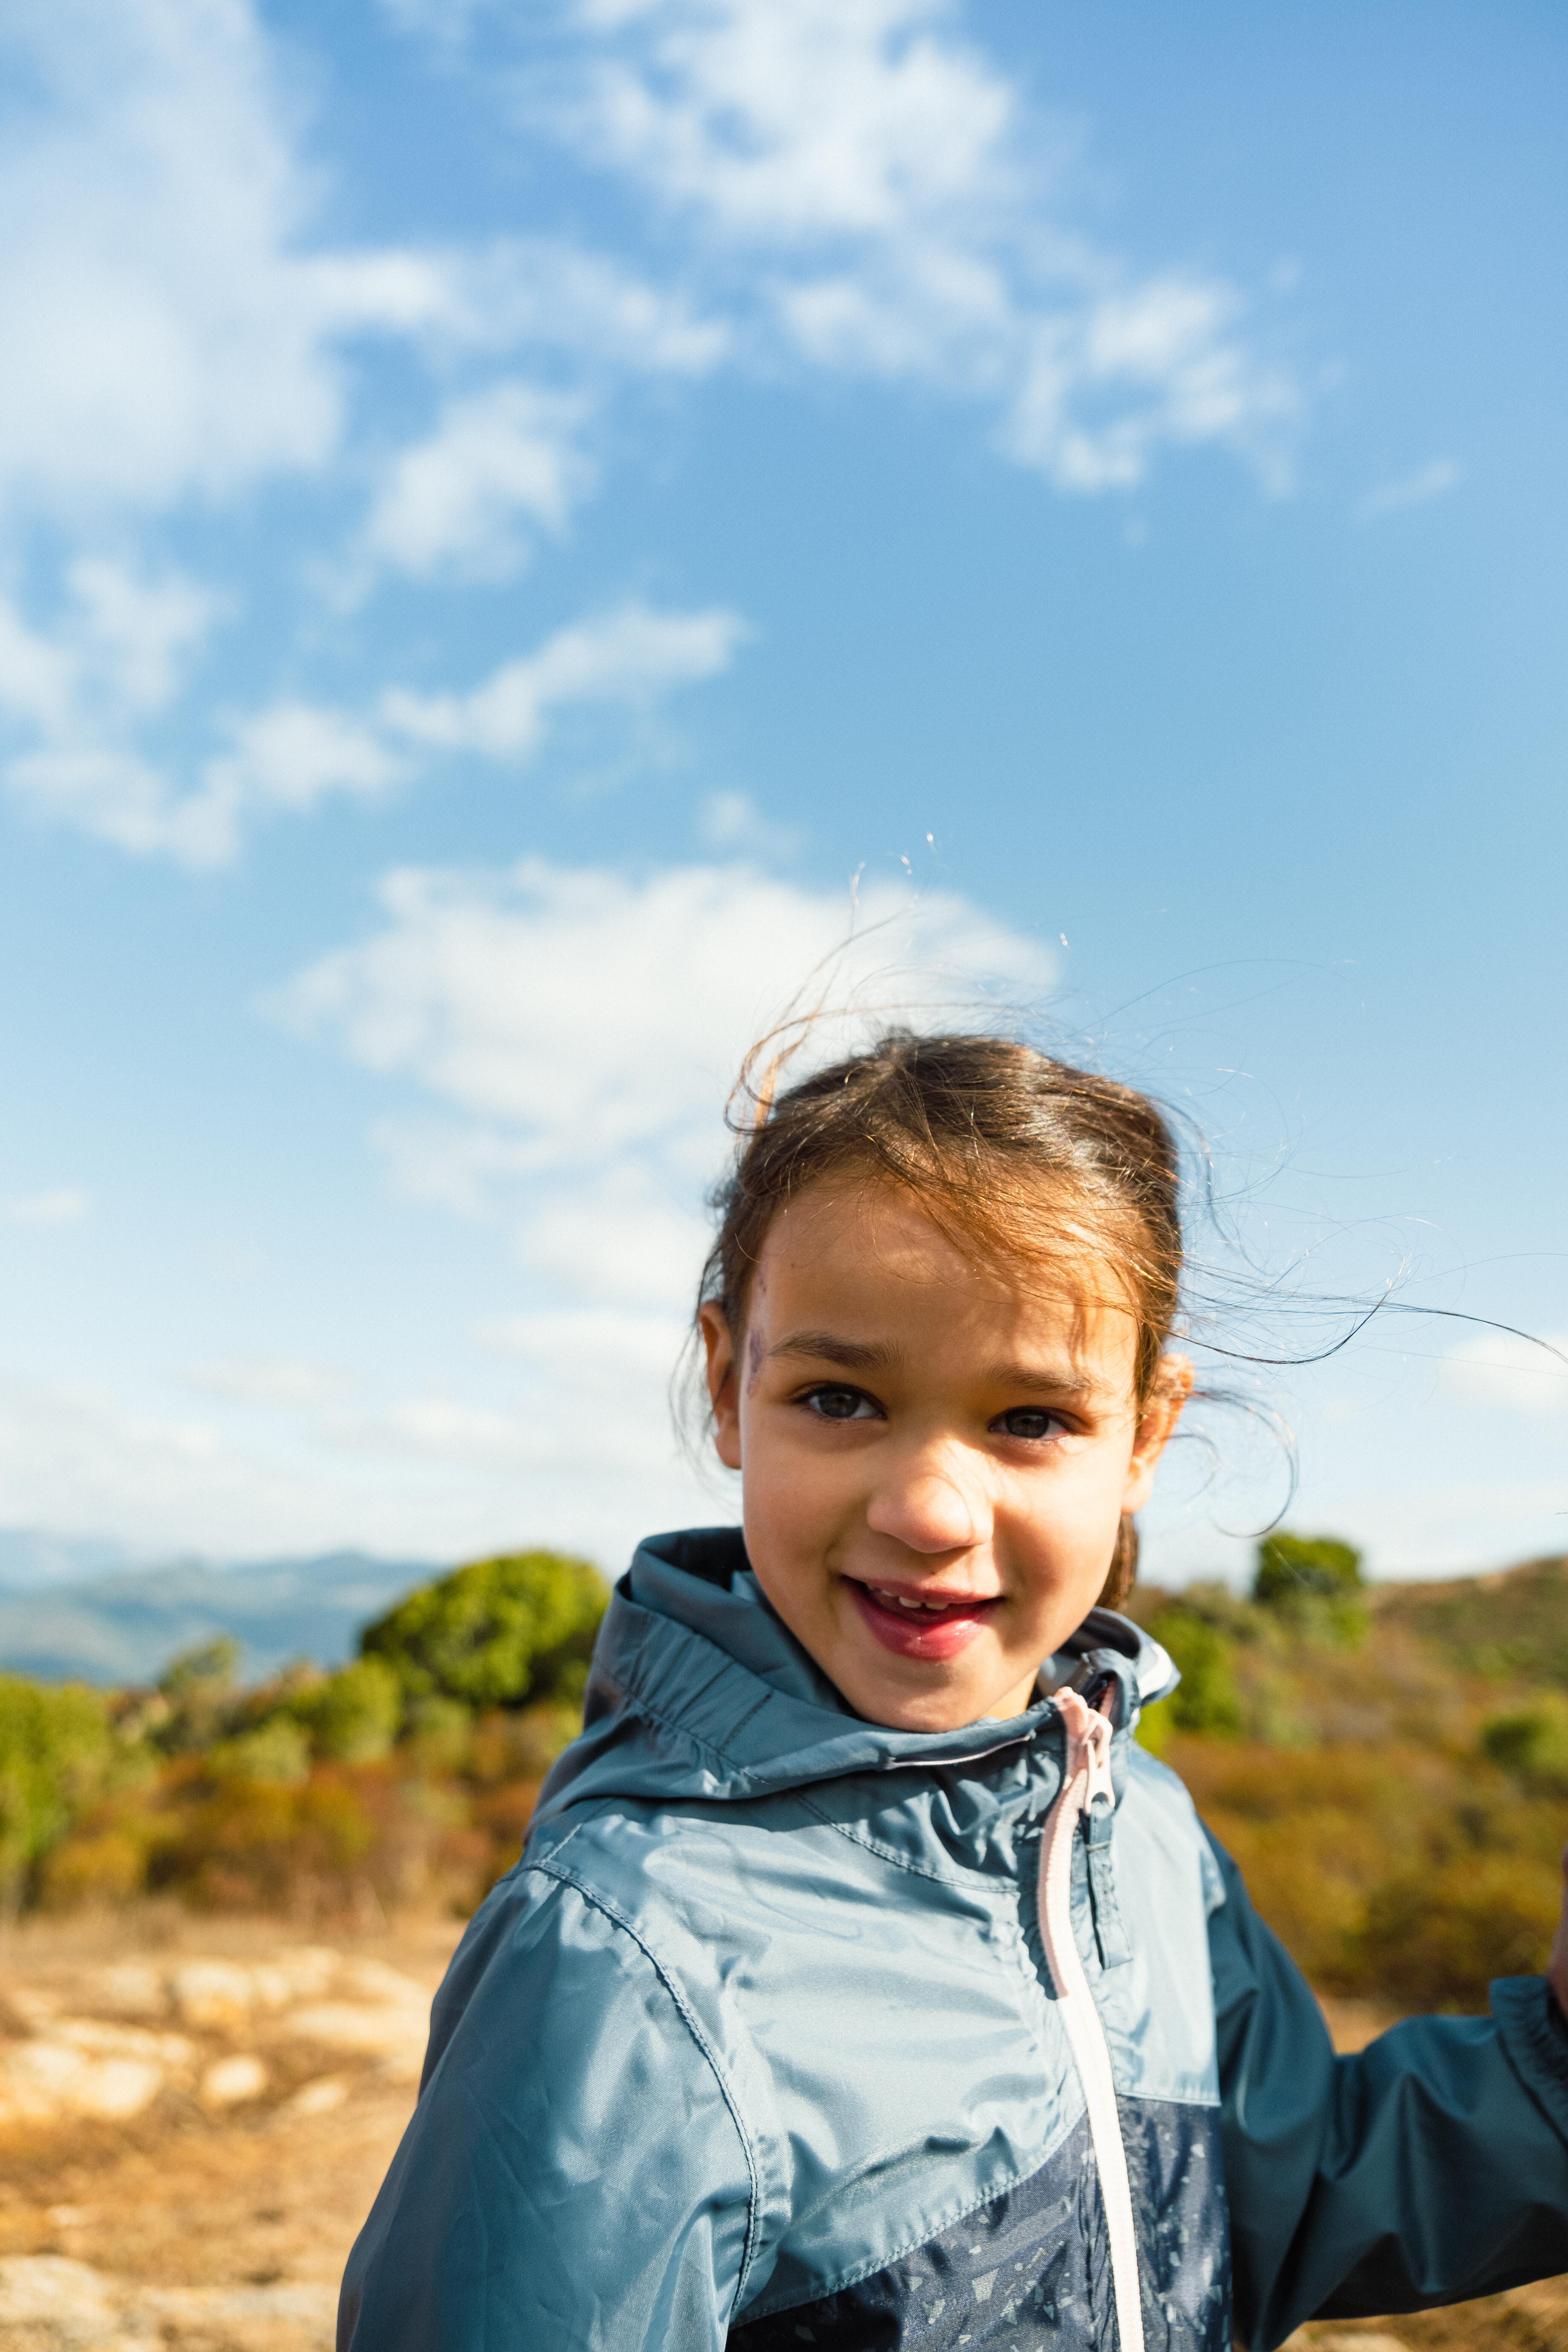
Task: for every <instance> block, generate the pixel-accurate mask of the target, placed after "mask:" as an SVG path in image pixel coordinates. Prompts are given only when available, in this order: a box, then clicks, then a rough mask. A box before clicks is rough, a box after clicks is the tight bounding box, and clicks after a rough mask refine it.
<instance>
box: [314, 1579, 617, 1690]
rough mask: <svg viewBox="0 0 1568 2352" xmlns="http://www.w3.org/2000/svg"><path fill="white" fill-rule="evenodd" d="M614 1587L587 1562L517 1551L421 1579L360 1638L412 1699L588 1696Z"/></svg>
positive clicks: (366, 1652)
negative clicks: (603, 1620) (594, 1656)
mask: <svg viewBox="0 0 1568 2352" xmlns="http://www.w3.org/2000/svg"><path fill="white" fill-rule="evenodd" d="M608 1600H609V1592H608V1590H607V1589H606V1587H605V1581H604V1579H603V1578H602V1577H601V1576H600V1575H599V1573H598V1571H597V1570H595V1569H594V1568H591V1567H590V1566H589V1564H588V1562H587V1561H586V1560H585V1559H569V1558H567V1557H565V1556H564V1555H563V1554H562V1553H560V1552H550V1551H528V1552H508V1553H504V1554H502V1555H501V1556H500V1558H498V1559H478V1560H474V1561H472V1562H471V1563H470V1564H469V1565H468V1567H466V1568H458V1569H454V1570H453V1571H452V1573H451V1575H450V1576H444V1577H442V1578H440V1579H439V1580H438V1581H437V1582H436V1583H434V1584H426V1585H422V1586H421V1587H420V1588H419V1590H418V1591H416V1592H411V1593H409V1595H408V1596H407V1598H406V1599H405V1600H404V1601H399V1602H398V1604H397V1606H396V1608H395V1609H393V1610H390V1611H389V1612H388V1613H387V1614H386V1615H385V1616H384V1617H383V1618H380V1619H379V1620H378V1621H377V1622H376V1623H375V1624H374V1625H367V1626H366V1628H365V1630H364V1632H363V1634H362V1635H361V1636H360V1649H361V1652H362V1654H363V1656H365V1657H366V1658H379V1659H383V1660H384V1661H385V1663H386V1664H387V1665H388V1666H390V1667H391V1669H392V1671H393V1673H394V1674H395V1675H396V1677H397V1680H398V1682H399V1684H400V1685H401V1687H402V1689H403V1691H404V1693H405V1696H406V1697H407V1698H409V1699H418V1698H424V1697H427V1696H442V1697H446V1698H450V1699H458V1700H461V1702H462V1703H463V1705H464V1706H469V1707H489V1706H506V1707H513V1706H529V1705H531V1704H532V1703H533V1702H534V1701H536V1700H539V1699H545V1698H557V1697H559V1698H563V1699H569V1700H570V1699H580V1698H581V1696H582V1692H583V1685H584V1681H585V1679H586V1676H587V1667H588V1659H589V1656H590V1654H591V1653H592V1651H593V1647H594V1636H595V1633H596V1632H597V1631H598V1626H599V1620H600V1618H601V1617H602V1616H603V1615H604V1613H605V1604H606V1602H607V1601H608Z"/></svg>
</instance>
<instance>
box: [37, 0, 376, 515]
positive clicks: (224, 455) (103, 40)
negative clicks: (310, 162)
mask: <svg viewBox="0 0 1568 2352" xmlns="http://www.w3.org/2000/svg"><path fill="white" fill-rule="evenodd" d="M5 49H6V50H8V51H9V52H10V58H9V65H10V68H11V77H12V78H11V89H12V91H13V102H12V110H11V111H10V113H9V117H8V121H7V137H6V142H5V161H4V163H0V213H3V214H4V216H5V218H6V219H7V220H9V221H11V222H13V223H16V222H22V221H25V222H26V223H27V229H28V233H27V235H26V236H25V237H21V236H12V237H10V238H8V239H7V240H6V243H5V257H4V258H3V259H0V316H3V317H4V318H5V329H6V332H5V341H6V347H7V350H8V352H10V353H11V359H10V362H9V363H8V364H7V366H6V368H5V372H4V376H3V377H0V493H4V494H5V495H6V496H8V497H10V498H12V499H17V498H20V499H25V500H26V501H27V502H28V503H30V504H31V503H36V502H39V501H43V500H51V501H64V502H65V503H67V504H68V505H73V506H74V505H79V504H81V503H84V502H87V503H90V502H92V501H94V500H100V499H110V500H112V501H114V502H115V503H116V504H120V503H124V504H128V505H131V506H134V507H141V508H158V507H160V506H162V505H163V504H164V503H165V502H166V501H168V500H169V499H172V498H177V497H182V496H184V495H186V494H187V493H189V492H192V491H195V492H201V493H205V494H209V495H210V494H212V493H215V492H216V493H221V492H224V491H226V490H228V489H230V488H233V487H234V486H235V485H236V484H237V483H239V482H243V481H246V480H248V479H250V478H253V477H254V476H256V475H257V474H258V473H261V472H267V471H270V470H272V469H273V468H276V467H288V468H294V467H313V466H317V465H320V464H321V462H322V461H323V460H324V458H325V457H327V456H328V455H329V454H330V452H331V448H332V446H333V445H334V443H335V441H336V439H337V436H338V434H339V431H340V429H341V422H342V386H341V383H340V381H339V378H338V376H337V373H336V371H335V369H334V367H333V366H332V364H331V359H330V356H329V354H328V353H327V352H326V351H325V350H324V349H323V343H322V331H323V327H324V326H325V325H327V324H328V323H329V320H328V319H327V318H326V317H325V316H324V314H323V303H322V299H321V289H319V288H318V286H317V285H316V283H315V281H314V280H313V279H312V277H311V274H310V268H309V266H308V265H307V264H306V263H304V262H302V261H301V260H300V258H299V257H297V254H296V252H295V250H294V248H295V246H296V241H297V239H298V237H299V235H300V230H301V229H302V227H303V226H304V224H305V220H306V217H307V215H308V211H309V207H310V194H311V191H310V184H309V182H308V180H307V178H306V176H305V175H304V173H302V172H301V171H300V167H299V164H298V162H297V160H296V157H295V154H294V152H293V148H292V142H291V139H290V135H289V123H288V121H287V115H286V110H285V108H284V105H283V102H282V99H281V94H280V92H279V88H278V85H277V80H276V77H275V74H274V71H273V68H272V65H271V61H270V59H269V58H268V53H267V48H266V44H265V42H264V39H263V37H262V35H261V32H260V29H259V27H258V25H257V23H256V21H255V18H254V17H253V16H252V14H251V12H250V10H249V9H248V8H247V7H246V6H244V5H241V0H195V5H183V6H181V5H172V0H112V5H110V0H21V5H18V6H16V7H14V8H12V9H11V10H9V11H8V12H7V19H6V30H5ZM21 92H27V93H28V94H29V96H33V103H32V105H31V106H30V107H29V106H28V105H27V104H26V100H22V99H20V98H19V95H18V94H19V93H21ZM34 93H36V95H34ZM19 360H21V362H22V363H20V364H18V361H19Z"/></svg>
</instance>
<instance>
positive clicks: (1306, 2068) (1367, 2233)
mask: <svg viewBox="0 0 1568 2352" xmlns="http://www.w3.org/2000/svg"><path fill="white" fill-rule="evenodd" d="M1209 1843H1210V1844H1211V1846H1214V1852H1215V1860H1216V1861H1217V1862H1218V1864H1219V1866H1220V1872H1221V1874H1222V1876H1223V1878H1224V1881H1225V1900H1224V1902H1223V1903H1222V1904H1220V1905H1219V1906H1218V1907H1217V1908H1216V1909H1215V1911H1214V1912H1213V1913H1212V1914H1211V1916H1210V1919H1209V1952H1210V1958H1211V1960H1212V1963H1213V1968H1214V1987H1215V2016H1216V2020H1217V2024H1218V2032H1219V2069H1220V2096H1221V2131H1222V2135H1223V2138H1224V2147H1225V2174H1226V2192H1227V2196H1228V2199H1229V2203H1230V2221H1231V2246H1232V2263H1233V2269H1234V2277H1235V2285H1236V2304H1237V2337H1238V2339H1239V2340H1240V2341H1241V2342H1242V2343H1243V2344H1247V2345H1250V2346H1251V2347H1254V2352H1268V2347H1272V2346H1275V2345H1278V2344H1279V2343H1281V2342H1282V2341H1283V2339H1284V2338H1285V2337H1286V2336H1289V2333H1290V2331H1291V2329H1292V2328H1294V2327H1296V2326H1299V2325H1300V2322H1301V2321H1302V2320H1305V2319H1311V2318H1331V2319H1349V2318H1357V2317H1362V2316H1364V2315H1369V2314H1372V2313H1384V2312H1400V2311H1418V2310H1422V2309H1425V2308H1426V2307H1428V2306H1429V2305H1435V2304H1443V2303H1460V2302H1464V2301H1465V2300H1467V2299H1468V2297H1470V2296H1472V2295H1479V2294H1497V2293H1499V2292H1500V2290H1501V2289H1502V2288H1504V2287H1510V2286H1518V2285H1521V2284H1523V2283H1524V2282H1525V2281H1526V2280H1528V2279H1535V2278H1543V2277H1547V2276H1550V2275H1552V2273H1557V2272H1559V2271H1563V2270H1568V2030H1565V2029H1564V2025H1563V2018H1562V2015H1561V2014H1560V2012H1559V2011H1558V2009H1557V2005H1556V2003H1555V2001H1553V2000H1552V1998H1551V1996H1550V1994H1549V1993H1548V1991H1547V1988H1546V1982H1545V1979H1544V1978H1542V1977H1510V1978H1504V1979H1500V1981H1499V1982H1498V1983H1497V1984H1494V1985H1493V1987H1492V2014H1491V2015H1490V2016H1489V2017H1413V2018H1407V2019H1406V2020H1405V2022H1404V2023H1403V2024H1400V2025H1395V2026H1393V2027H1391V2028H1390V2030H1389V2031H1388V2032H1386V2033H1384V2034H1381V2035H1380V2036H1379V2037H1378V2039H1377V2040H1376V2041H1375V2042H1371V2043H1369V2045H1368V2046H1367V2048H1366V2049H1365V2050H1363V2051H1360V2052H1358V2053H1356V2054H1355V2055H1354V2056H1352V2057H1336V2056H1335V2055H1334V2053H1333V2048H1332V2045H1331V2042H1330V2040H1329V2034H1328V2029H1327V2027H1326V2026H1325V2025H1324V2023H1323V2019H1322V2014H1321V2011H1320V2010H1319V2008H1318V2004H1317V2002H1316V2001H1315V2000H1313V1998H1312V1994H1311V1992H1310V1990H1309V1988H1308V1985H1307V1982H1306V1979H1304V1978H1303V1976H1302V1975H1301V1972H1300V1969H1298V1968H1297V1966H1296V1964H1295V1962H1294V1961H1293V1960H1292V1959H1291V1958H1290V1957H1289V1953H1288V1952H1287V1951H1286V1950H1285V1948H1284V1946H1283V1945H1282V1944H1281V1943H1280V1942H1279V1939H1278V1937H1275V1936H1274V1935H1273V1934H1272V1933H1271V1932H1270V1930H1269V1929H1268V1927H1265V1926H1264V1924H1263V1922H1262V1921H1261V1920H1260V1919H1259V1918H1258V1915H1257V1913H1256V1912H1255V1911H1254V1910H1253V1908H1252V1906H1251V1903H1250V1902H1249V1901H1248V1899H1247V1890H1246V1888H1245V1887H1244V1886H1243V1885H1242V1882H1241V1876H1240V1874H1239V1872H1238V1871H1237V1867H1236V1864H1234V1863H1233V1862H1232V1861H1231V1859H1230V1857H1229V1855H1228V1854H1226V1853H1224V1852H1223V1850H1222V1849H1221V1848H1220V1847H1219V1846H1217V1845H1215V1842H1214V1840H1213V1839H1212V1838H1211V1839H1210V1841H1209Z"/></svg>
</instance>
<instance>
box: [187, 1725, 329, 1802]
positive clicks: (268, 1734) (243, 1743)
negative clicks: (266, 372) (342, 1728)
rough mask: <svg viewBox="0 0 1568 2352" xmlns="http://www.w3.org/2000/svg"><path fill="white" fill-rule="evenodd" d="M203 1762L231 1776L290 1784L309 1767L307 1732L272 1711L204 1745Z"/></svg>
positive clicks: (224, 1775) (280, 1786) (289, 1785)
mask: <svg viewBox="0 0 1568 2352" xmlns="http://www.w3.org/2000/svg"><path fill="white" fill-rule="evenodd" d="M205 1761H206V1763H207V1764H208V1765H209V1766H210V1768H211V1769H212V1770H213V1771H214V1772H216V1773H219V1774H221V1775H222V1776H223V1777H224V1778H225V1779H226V1780H263V1781H268V1782H272V1783H275V1784H276V1785H277V1786H278V1787H279V1788H290V1787H292V1786H293V1784H294V1783H295V1782H296V1781H299V1780H304V1779H305V1778H306V1776H307V1774H308V1773H309V1771H310V1734H309V1732H308V1731H307V1730H306V1729H305V1727H304V1726H303V1724H300V1723H291V1722H290V1721H289V1717H287V1716H286V1715H275V1716H273V1717H271V1718H270V1719H269V1720H268V1722H266V1723H258V1724H257V1725H256V1726H255V1727H254V1729H252V1730H249V1731H242V1732H239V1733H238V1734H237V1736H236V1737H235V1738H233V1739H220V1740H218V1741H216V1743H215V1745H214V1746H213V1747H211V1748H208V1750H207V1753H206V1758H205Z"/></svg>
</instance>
